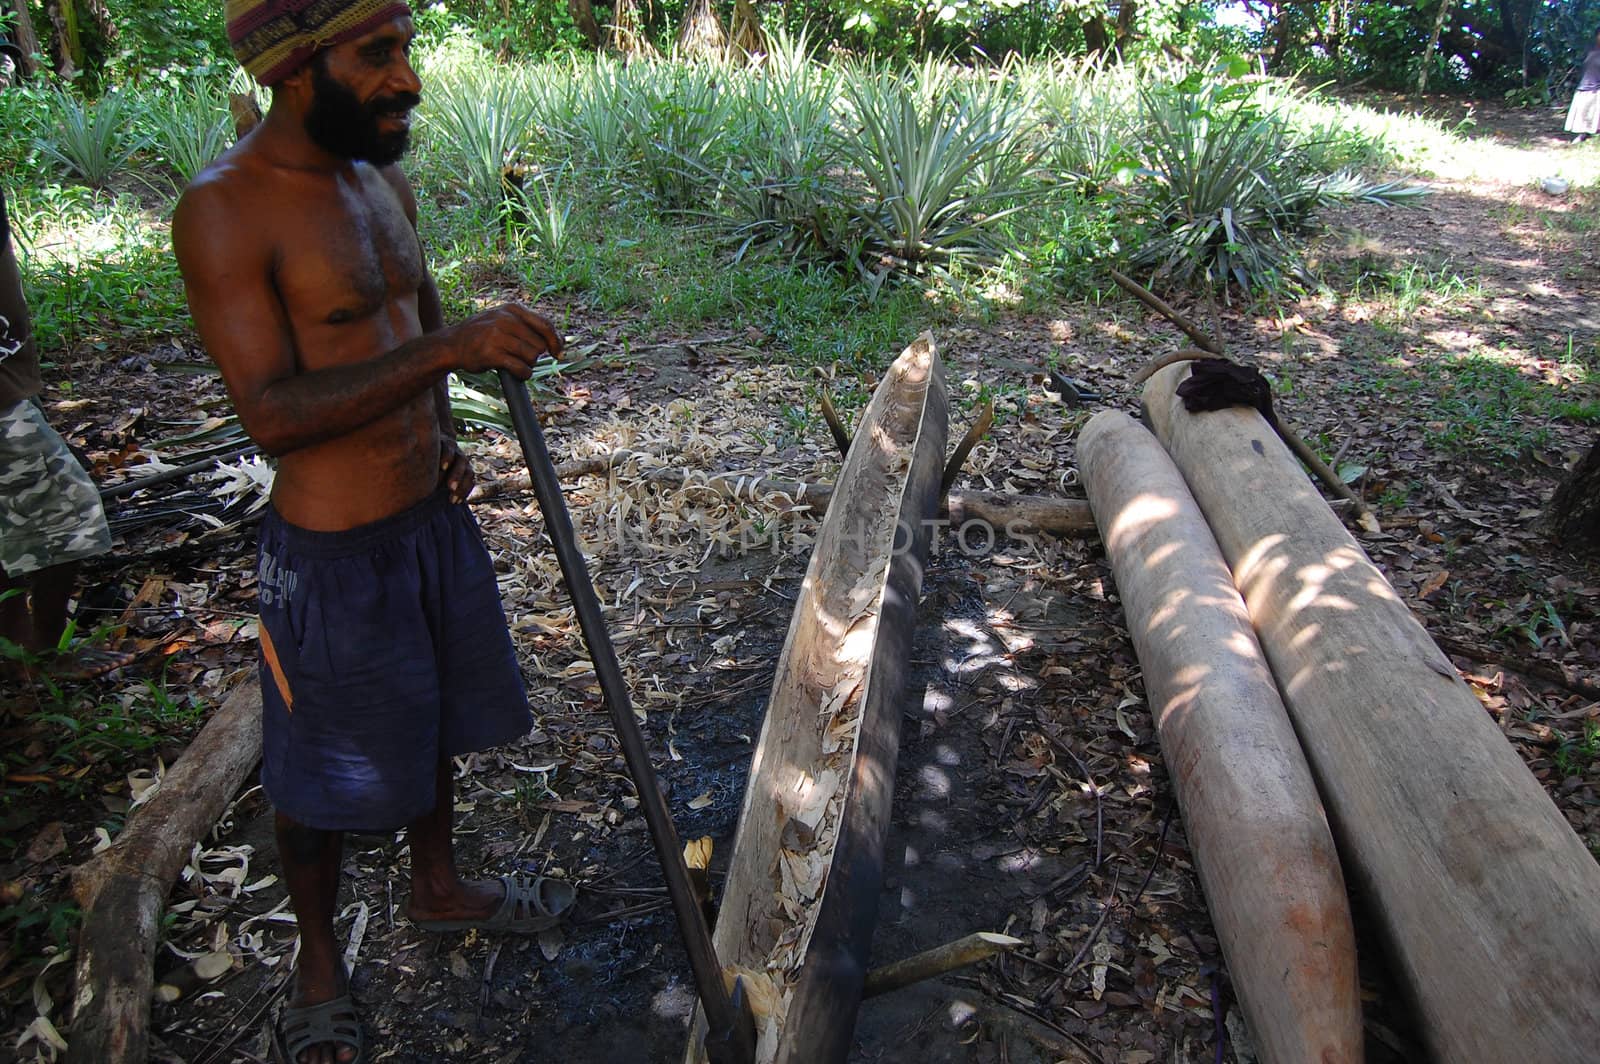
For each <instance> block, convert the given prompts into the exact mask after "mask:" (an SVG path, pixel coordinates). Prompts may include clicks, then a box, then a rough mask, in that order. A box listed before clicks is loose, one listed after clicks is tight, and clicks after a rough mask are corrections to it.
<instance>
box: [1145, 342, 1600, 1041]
mask: <svg viewBox="0 0 1600 1064" xmlns="http://www.w3.org/2000/svg"><path fill="white" fill-rule="evenodd" d="M1188 374H1189V367H1188V366H1187V365H1182V366H1171V367H1169V368H1167V369H1165V370H1162V371H1161V372H1160V373H1158V374H1156V375H1155V376H1154V377H1152V378H1151V379H1150V381H1149V382H1148V383H1147V384H1146V386H1145V391H1144V401H1145V406H1146V409H1147V410H1148V411H1149V414H1150V420H1151V423H1152V424H1153V425H1154V427H1155V430H1156V435H1157V436H1159V437H1160V438H1161V441H1162V443H1163V444H1165V445H1166V448H1167V451H1168V452H1169V453H1170V454H1171V455H1172V458H1173V461H1174V462H1175V463H1176V464H1177V466H1178V468H1179V470H1181V471H1182V473H1183V476H1184V480H1185V481H1186V482H1187V483H1188V485H1189V490H1190V492H1191V493H1193V495H1194V497H1195V501H1196V502H1198V503H1199V504H1200V509H1201V511H1202V512H1204V514H1205V515H1206V521H1207V523H1208V524H1209V525H1210V526H1211V530H1212V533H1213V534H1214V535H1215V536H1216V539H1217V543H1218V545H1219V546H1220V547H1221V548H1222V554H1223V557H1225V558H1226V559H1227V560H1228V564H1229V566H1230V567H1231V569H1232V570H1233V578H1234V585H1235V586H1236V587H1238V589H1239V591H1240V593H1241V594H1242V595H1243V597H1244V601H1245V605H1246V607H1247V608H1248V609H1249V611H1250V619H1251V622H1252V624H1253V625H1254V627H1255V629H1256V634H1257V637H1258V638H1259V639H1260V641H1261V648H1262V650H1263V651H1265V653H1266V656H1267V663H1268V664H1269V665H1270V666H1271V667H1272V672H1273V675H1274V677H1275V678H1276V679H1277V682H1278V688H1279V690H1280V691H1281V692H1282V693H1283V700H1284V704H1285V705H1286V706H1287V707H1288V709H1289V715H1290V718H1291V719H1292V720H1293V721H1294V725H1295V731H1296V733H1297V734H1298V735H1299V736H1300V743H1301V746H1302V748H1303V749H1304V750H1305V752H1306V758H1307V760H1308V761H1309V762H1310V763H1311V770H1312V773H1313V775H1314V776H1315V777H1316V780H1317V786H1318V789H1319V791H1320V792H1321V794H1322V801H1323V805H1324V806H1325V807H1326V808H1327V811H1328V819H1329V822H1330V823H1331V825H1332V827H1333V833H1334V839H1335V840H1336V841H1337V842H1338V845H1339V854H1340V857H1341V858H1342V859H1343V861H1344V865H1345V873H1346V875H1347V877H1348V879H1349V881H1350V883H1351V886H1352V888H1353V889H1356V890H1359V891H1360V893H1361V894H1362V895H1363V897H1364V900H1365V902H1366V907H1368V908H1370V909H1371V910H1372V911H1373V912H1374V914H1375V915H1376V917H1377V920H1378V923H1379V926H1380V929H1381V931H1382V932H1383V934H1384V937H1385V938H1386V939H1387V944H1388V947H1389V948H1388V950H1387V954H1388V957H1389V959H1390V962H1391V964H1392V966H1393V968H1394V971H1395V974H1396V976H1397V981H1398V982H1399V983H1400V984H1401V986H1402V988H1403V989H1404V990H1405V991H1406V992H1407V993H1408V995H1409V996H1410V997H1411V999H1412V1000H1413V1001H1414V1002H1415V1004H1416V1011H1417V1015H1418V1020H1419V1023H1420V1026H1421V1028H1422V1033H1423V1035H1424V1037H1425V1038H1426V1040H1427V1042H1428V1044H1429V1047H1430V1048H1431V1050H1432V1052H1433V1056H1434V1058H1435V1059H1437V1060H1440V1061H1449V1062H1451V1064H1458V1062H1459V1064H1473V1062H1479V1061H1481V1062H1485V1064H1491V1062H1492V1064H1502V1062H1506V1061H1530V1062H1531V1061H1539V1062H1540V1064H1546V1062H1550V1064H1555V1062H1562V1064H1566V1062H1571V1064H1577V1062H1579V1061H1592V1060H1594V1059H1595V1047H1596V1046H1600V1008H1597V1007H1596V1002H1600V864H1596V862H1595V858H1594V856H1593V855H1592V854H1590V853H1589V852H1588V850H1587V849H1586V848H1585V846H1584V844H1583V842H1582V841H1581V840H1580V839H1579V838H1578V836H1577V835H1576V834H1575V833H1574V832H1573V830H1572V828H1571V827H1570V826H1569V825H1568V824H1567V821H1566V819H1565V818H1564V817H1563V816H1562V815H1561V811H1560V810H1559V809H1557V808H1556V806H1555V803H1554V802H1552V801H1551V800H1550V797H1549V795H1547V794H1546V793H1545V792H1544V789H1543V788H1542V787H1540V786H1539V782H1538V781H1537V780H1536V779H1534V777H1533V774H1532V773H1531V772H1530V771H1529V770H1528V767H1527V765H1525V764H1524V763H1523V761H1522V758H1521V757H1519V756H1518V754H1517V752H1516V750H1514V749H1513V748H1512V746H1511V744H1510V742H1508V741H1507V739H1506V737H1505V736H1504V735H1503V734H1502V733H1501V731H1500V728H1499V727H1498V726H1497V725H1496V723H1495V721H1494V718H1493V717H1491V716H1490V715H1489V714H1488V713H1487V712H1485V710H1484V708H1483V705H1482V704H1481V703H1480V702H1479V701H1478V699H1477V698H1476V697H1475V696H1474V695H1473V693H1472V690H1471V688H1469V687H1468V686H1467V685H1466V683H1465V682H1463V681H1462V679H1461V677H1460V676H1459V675H1457V673H1456V670H1455V668H1454V667H1453V666H1452V665H1451V664H1450V659H1449V658H1447V657H1445V656H1444V654H1443V653H1442V652H1441V651H1440V650H1439V647H1438V646H1437V644H1435V643H1434V641H1433V640H1432V639H1431V638H1430V637H1429V636H1428V633H1427V631H1426V630H1425V629H1424V628H1423V627H1422V625H1421V624H1420V623H1419V622H1418V621H1417V619H1416V617H1414V616H1413V615H1412V613H1411V611H1410V610H1409V609H1407V607H1406V605H1405V603H1404V602H1403V601H1401V599H1400V597H1399V595H1397V594H1396V593H1395V591H1394V588H1392V587H1391V586H1390V585H1389V582H1388V581H1387V580H1386V579H1385V578H1384V576H1383V573H1382V572H1381V571H1380V570H1379V569H1378V567H1377V566H1375V565H1374V564H1373V563H1372V561H1371V559H1369V558H1368V557H1367V555H1366V553H1365V552H1364V551H1363V550H1362V549H1361V546H1360V544H1358V543H1357V542H1356V541H1355V539H1354V538H1353V537H1352V536H1351V535H1350V533H1349V532H1348V531H1346V530H1345V527H1344V526H1343V525H1342V524H1341V523H1340V522H1339V519H1338V518H1337V517H1335V516H1334V514H1333V511H1332V510H1330V509H1329V508H1328V505H1327V503H1325V502H1324V501H1323V499H1322V496H1321V495H1320V494H1318V492H1317V489H1316V487H1315V486H1314V485H1313V484H1312V483H1311V481H1310V480H1308V479H1307V477H1306V475H1305V473H1304V472H1303V471H1302V470H1301V468H1300V465H1299V463H1298V462H1296V461H1295V459H1294V457H1293V456H1292V455H1291V454H1290V453H1289V451H1288V449H1287V448H1286V447H1285V446H1284V445H1283V443H1282V442H1281V441H1280V440H1279V439H1278V435H1277V433H1275V432H1273V431H1272V429H1271V428H1270V427H1269V426H1268V425H1267V423H1266V421H1265V420H1263V419H1262V417H1261V415H1260V414H1258V413H1256V411H1255V410H1253V409H1246V408H1234V409H1230V410H1218V411H1214V412H1211V413H1198V414H1191V413H1189V412H1188V411H1187V410H1185V409H1184V406H1183V400H1182V399H1180V398H1178V397H1177V395H1176V391H1177V387H1178V385H1179V384H1180V383H1181V382H1182V381H1183V379H1184V378H1185V377H1187V376H1188Z"/></svg>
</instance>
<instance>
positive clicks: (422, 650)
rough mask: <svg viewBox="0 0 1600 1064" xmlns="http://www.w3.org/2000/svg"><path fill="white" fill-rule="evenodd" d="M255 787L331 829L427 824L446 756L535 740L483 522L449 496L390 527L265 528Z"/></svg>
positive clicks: (269, 523) (387, 523)
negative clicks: (330, 529)
mask: <svg viewBox="0 0 1600 1064" xmlns="http://www.w3.org/2000/svg"><path fill="white" fill-rule="evenodd" d="M260 564H261V569H260V575H259V582H258V585H257V588H258V594H259V599H260V609H261V695H262V699H261V702H262V759H261V760H262V767H261V782H262V785H263V786H264V787H265V788H266V791H267V796H268V797H270V798H271V799H272V803H273V805H275V806H276V807H277V809H278V811H279V812H281V813H283V814H284V815H286V816H288V817H290V818H291V819H293V820H296V821H298V822H300V823H301V824H304V825H306V826H307V827H313V828H321V829H324V830H327V831H389V830H393V829H395V828H399V827H401V826H403V825H405V824H408V823H410V822H411V821H413V820H415V819H417V818H418V817H420V816H422V815H423V814H425V813H427V812H429V811H430V810H432V808H433V806H434V794H435V777H436V774H437V772H438V767H439V763H440V760H441V758H442V757H443V756H445V755H455V754H465V753H469V752H471V751H473V750H483V749H487V748H488V747H491V746H497V745H499V744H501V743H505V742H509V741H511V740H513V739H516V738H518V737H519V736H522V735H526V734H527V733H528V731H529V729H530V728H531V727H532V724H533V720H532V714H531V713H530V712H529V710H528V696H527V692H526V690H525V689H524V688H523V684H522V673H521V671H520V670H519V669H518V668H517V659H516V654H515V651H514V650H513V649H512V646H511V634H510V632H508V631H507V629H506V617H505V611H504V609H503V607H502V606H501V604H500V592H499V588H498V586H497V585H496V583H495V576H494V567H493V565H492V564H491V563H490V560H489V552H488V551H487V550H485V549H484V546H483V537H482V536H481V535H479V533H478V524H477V522H476V521H475V520H473V517H472V512H471V511H470V510H468V509H467V507H466V504H464V503H455V504H452V503H451V502H450V501H449V498H448V496H447V495H446V494H445V492H444V490H443V489H441V490H440V491H438V492H436V493H435V494H434V495H432V496H431V497H429V498H427V499H424V500H423V501H422V502H420V503H418V504H417V505H415V506H413V507H411V508H410V509H408V510H404V511H402V512H401V513H398V514H395V515H394V516H393V517H386V518H384V519H383V520H381V521H375V522H373V523H372V524H368V525H362V526H361V527H359V528H353V529H350V530H348V531H345V532H312V531H309V530H307V529H303V528H299V527H296V526H294V525H291V524H289V523H288V522H286V521H284V520H283V518H282V517H280V516H279V515H278V512H277V511H276V510H268V512H267V516H266V519H265V520H264V521H262V524H261V553H260Z"/></svg>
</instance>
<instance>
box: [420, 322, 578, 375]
mask: <svg viewBox="0 0 1600 1064" xmlns="http://www.w3.org/2000/svg"><path fill="white" fill-rule="evenodd" d="M434 336H435V337H438V338H439V339H441V340H443V341H444V342H445V343H447V344H448V345H449V348H450V352H451V355H452V361H453V365H452V368H453V369H459V370H465V371H466V372H468V373H480V372H484V371H486V370H497V369H504V370H510V371H511V374H512V376H514V377H516V378H517V379H518V380H527V379H528V378H529V377H531V376H533V367H534V364H535V363H537V362H538V361H539V360H540V359H541V358H544V357H545V356H546V355H548V356H550V357H551V358H560V357H561V352H562V351H563V350H564V348H565V346H566V345H565V344H563V343H562V341H561V335H560V334H559V333H557V332H556V329H555V326H554V325H552V324H550V322H549V320H548V319H546V318H544V317H543V316H541V315H539V314H535V313H534V312H533V311H531V310H529V309H528V308H527V307H525V306H523V305H522V304H520V303H504V304H502V305H500V306H498V307H495V308H494V309H493V310H486V311H484V312H483V313H482V314H476V315H474V316H473V317H470V318H468V319H467V320H466V321H464V322H462V323H460V324H459V325H452V326H451V327H449V328H447V329H444V330H441V331H440V332H438V333H435V334H434Z"/></svg>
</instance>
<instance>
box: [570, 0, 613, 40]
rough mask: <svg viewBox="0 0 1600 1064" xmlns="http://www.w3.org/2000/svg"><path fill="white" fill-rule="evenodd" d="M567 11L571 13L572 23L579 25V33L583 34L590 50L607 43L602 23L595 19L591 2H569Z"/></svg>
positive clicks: (575, 0) (580, 0) (583, 0)
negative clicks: (601, 27)
mask: <svg viewBox="0 0 1600 1064" xmlns="http://www.w3.org/2000/svg"><path fill="white" fill-rule="evenodd" d="M567 10H568V11H569V12H571V14H572V21H573V22H575V23H577V26H578V32H579V33H581V34H583V39H584V40H585V41H588V42H589V47H590V48H599V47H601V46H602V45H604V44H605V43H606V37H605V34H604V33H602V32H601V30H600V23H599V21H598V20H596V19H595V17H594V6H593V5H592V4H590V2H589V0H567Z"/></svg>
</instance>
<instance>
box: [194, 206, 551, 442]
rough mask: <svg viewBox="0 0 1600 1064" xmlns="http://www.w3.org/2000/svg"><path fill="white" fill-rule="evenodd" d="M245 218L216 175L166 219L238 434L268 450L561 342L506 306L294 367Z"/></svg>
mask: <svg viewBox="0 0 1600 1064" xmlns="http://www.w3.org/2000/svg"><path fill="white" fill-rule="evenodd" d="M243 217H248V214H247V212H245V211H244V210H242V209H239V208H237V207H236V206H235V205H234V204H232V203H230V202H229V197H228V194H227V192H226V191H225V190H223V189H221V188H219V187H217V185H216V184H215V183H211V184H207V183H201V184H198V185H196V186H193V187H191V188H190V190H189V191H188V192H187V193H186V194H185V195H184V198H183V200H182V201H181V202H180V203H179V205H178V210H177V213H176V214H175V215H174V216H173V225H172V231H173V248H174V250H175V251H176V253H177V257H178V264H179V266H180V267H181V269H182V271H183V277H184V284H185V287H186V288H187V290H188V295H189V308H190V313H191V315H192V316H193V318H194V322H195V327H196V328H197V330H198V331H199V333H200V339H201V340H202V342H204V344H205V346H206V350H207V352H208V353H209V354H210V355H211V358H212V360H213V361H215V362H216V363H217V366H218V368H219V369H221V371H222V377H223V380H224V382H226V384H227V386H228V392H229V394H230V395H231V396H232V397H233V401H234V406H235V407H236V408H237V409H238V411H239V418H240V420H241V422H243V424H244V428H245V431H246V432H248V433H249V434H250V436H251V438H252V439H254V440H255V441H256V442H257V443H258V444H260V446H261V448H262V450H264V451H266V452H267V453H269V454H272V455H283V454H288V453H290V452H293V451H297V450H300V449H302V448H305V447H309V446H312V445H314V444H317V443H322V442H324V441H326V440H330V439H335V438H337V437H339V436H344V435H347V434H349V433H351V432H353V431H355V430H356V429H359V428H361V427H362V426H364V425H367V424H369V423H371V422H372V421H375V420H377V419H378V418H380V417H383V416H384V415H386V414H388V413H389V412H391V411H393V410H395V409H397V408H399V407H401V406H403V405H405V404H406V403H407V402H410V401H411V400H412V399H414V398H415V397H416V396H417V395H419V394H421V393H422V392H424V391H426V390H427V389H430V388H434V387H436V386H438V385H439V384H440V383H441V382H442V381H443V379H444V377H445V374H446V373H448V372H449V371H450V370H451V369H453V368H463V369H474V370H477V369H500V368H504V369H509V370H511V371H512V372H514V373H516V374H517V375H518V376H521V377H523V378H526V377H527V376H529V375H530V374H531V373H532V369H531V366H532V364H533V363H534V362H535V361H536V360H537V359H538V358H539V357H540V356H541V355H543V354H544V353H545V352H547V351H549V350H551V348H552V346H555V347H557V349H559V343H560V341H559V340H557V339H555V337H554V331H553V330H552V329H551V328H550V326H549V323H548V322H545V321H544V320H543V319H542V318H538V317H537V316H536V315H534V314H533V313H532V312H531V311H529V310H527V309H526V308H523V307H519V306H516V305H515V304H508V305H506V306H503V307H497V308H495V309H494V310H491V311H487V312H485V313H483V314H480V315H477V316H476V317H474V318H471V319H469V320H468V321H466V322H463V323H462V324H460V325H458V326H455V327H454V328H451V329H442V330H437V331H435V332H433V333H429V334H425V335H423V336H420V337H418V338H417V339H415V340H411V341H409V342H407V343H404V344H401V345H400V346H399V347H396V348H395V349H394V350H392V351H390V352H388V353H386V354H383V355H380V356H379V357H377V358H375V359H371V360H369V361H366V362H361V363H354V364H350V365H345V366H336V367H330V368H327V369H319V370H313V371H310V372H300V371H298V369H297V367H296V364H295V351H294V344H293V340H292V337H293V330H292V328H291V325H290V322H289V319H288V315H287V314H286V313H285V311H284V308H283V304H282V301H281V300H280V299H279V298H278V294H277V291H276V289H275V288H274V285H273V281H272V262H271V251H270V248H269V246H268V242H267V241H266V240H262V239H255V240H253V239H251V238H250V234H248V233H247V232H245V231H244V226H243V225H242V224H241V223H240V219H241V218H243ZM419 295H420V293H419ZM435 306H436V307H437V298H435ZM419 310H420V307H419ZM435 314H437V310H435ZM435 320H437V318H435Z"/></svg>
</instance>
